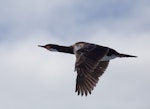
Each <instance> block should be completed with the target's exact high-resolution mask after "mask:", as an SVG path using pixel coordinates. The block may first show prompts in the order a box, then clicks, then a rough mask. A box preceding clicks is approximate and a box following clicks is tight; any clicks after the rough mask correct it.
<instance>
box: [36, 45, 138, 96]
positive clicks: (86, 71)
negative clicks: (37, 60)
mask: <svg viewBox="0 0 150 109" xmlns="http://www.w3.org/2000/svg"><path fill="white" fill-rule="evenodd" d="M38 46H39V47H43V48H45V49H47V50H49V51H56V52H64V53H70V54H75V56H76V62H75V71H76V72H77V78H76V88H75V92H77V93H78V95H80V94H81V95H82V96H83V95H86V96H87V95H88V94H91V92H92V90H93V89H94V87H95V86H96V84H97V83H98V81H99V77H100V76H101V75H102V74H103V73H104V71H105V70H106V68H107V66H108V64H109V61H110V60H111V59H114V58H117V57H119V58H122V57H137V56H133V55H128V54H121V53H119V52H117V51H116V50H114V49H112V48H109V47H105V46H100V45H96V44H92V43H87V42H77V43H75V44H74V45H71V46H60V45H56V44H47V45H44V46H43V45H38Z"/></svg>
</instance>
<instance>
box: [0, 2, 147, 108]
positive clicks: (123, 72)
mask: <svg viewBox="0 0 150 109" xmlns="http://www.w3.org/2000/svg"><path fill="white" fill-rule="evenodd" d="M78 41H85V42H90V43H95V44H99V45H103V46H108V47H111V48H114V49H115V50H117V51H118V52H120V53H126V54H131V55H136V56H138V58H124V59H122V58H121V59H119V58H117V59H114V60H111V62H110V64H109V66H108V68H107V70H106V71H105V73H104V74H103V75H102V77H101V78H100V81H99V83H98V85H97V87H96V88H95V89H94V91H93V92H92V94H91V95H89V96H87V97H85V96H83V97H81V96H77V93H75V81H76V72H74V64H75V56H74V55H70V54H65V53H57V52H49V51H47V50H44V49H42V48H39V47H37V45H45V44H48V43H52V44H59V45H66V46H69V45H72V44H74V43H76V42H78ZM149 47H150V1H149V0H95V1H93V0H21V1H20V0H13V1H12V0H0V50H1V52H0V108H1V109H50V108H54V109H66V108H72V109H83V108H86V109H91V108H92V109H100V108H101V109H149V108H150V93H149V92H150V84H149V83H150V67H149V65H150V58H149V56H150V51H149Z"/></svg>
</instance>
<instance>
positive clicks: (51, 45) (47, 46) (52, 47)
mask: <svg viewBox="0 0 150 109" xmlns="http://www.w3.org/2000/svg"><path fill="white" fill-rule="evenodd" d="M38 47H43V48H45V49H47V50H49V51H58V50H57V45H54V44H47V45H38Z"/></svg>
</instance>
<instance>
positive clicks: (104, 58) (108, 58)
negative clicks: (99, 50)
mask: <svg viewBox="0 0 150 109" xmlns="http://www.w3.org/2000/svg"><path fill="white" fill-rule="evenodd" d="M116 57H117V56H115V55H112V56H107V55H105V56H104V57H103V58H102V59H101V61H109V60H111V59H114V58H116Z"/></svg>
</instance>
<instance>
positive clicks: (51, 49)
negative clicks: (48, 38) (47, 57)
mask: <svg viewBox="0 0 150 109" xmlns="http://www.w3.org/2000/svg"><path fill="white" fill-rule="evenodd" d="M49 51H54V52H58V50H56V49H53V48H50V49H49Z"/></svg>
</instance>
